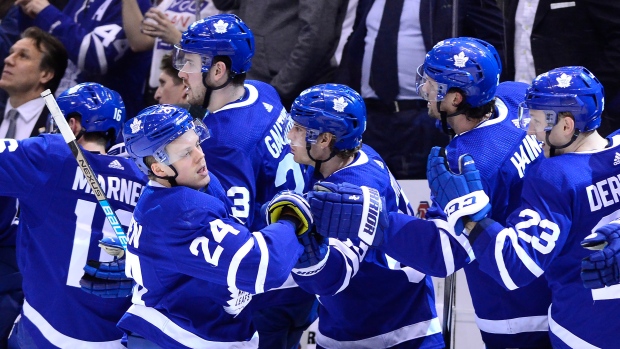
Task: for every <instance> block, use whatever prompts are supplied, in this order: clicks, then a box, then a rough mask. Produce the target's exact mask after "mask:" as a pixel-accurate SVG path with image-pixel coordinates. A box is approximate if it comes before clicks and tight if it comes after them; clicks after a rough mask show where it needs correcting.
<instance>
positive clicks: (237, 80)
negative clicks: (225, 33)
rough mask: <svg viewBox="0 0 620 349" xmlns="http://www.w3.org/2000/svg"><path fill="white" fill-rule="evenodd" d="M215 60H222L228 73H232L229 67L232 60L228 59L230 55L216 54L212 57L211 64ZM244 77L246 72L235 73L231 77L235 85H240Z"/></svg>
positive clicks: (243, 81)
mask: <svg viewBox="0 0 620 349" xmlns="http://www.w3.org/2000/svg"><path fill="white" fill-rule="evenodd" d="M217 62H224V64H225V65H226V69H227V70H228V73H229V74H232V72H231V71H230V68H231V67H232V61H231V60H230V57H228V56H216V57H215V58H213V63H212V64H211V65H212V66H213V65H215V63H217ZM245 77H246V73H242V74H237V75H235V76H234V77H233V80H232V84H233V85H235V86H242V85H243V84H244V83H245Z"/></svg>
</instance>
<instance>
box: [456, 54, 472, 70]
mask: <svg viewBox="0 0 620 349" xmlns="http://www.w3.org/2000/svg"><path fill="white" fill-rule="evenodd" d="M467 61H469V57H467V56H465V53H464V52H463V51H461V53H459V54H458V55H454V66H456V67H458V68H464V67H465V63H466V62H467Z"/></svg>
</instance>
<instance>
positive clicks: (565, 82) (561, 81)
mask: <svg viewBox="0 0 620 349" xmlns="http://www.w3.org/2000/svg"><path fill="white" fill-rule="evenodd" d="M555 79H556V80H557V81H558V87H569V86H570V81H571V80H572V79H573V77H572V76H570V75H566V74H564V73H562V75H561V76H560V77H559V78H555Z"/></svg>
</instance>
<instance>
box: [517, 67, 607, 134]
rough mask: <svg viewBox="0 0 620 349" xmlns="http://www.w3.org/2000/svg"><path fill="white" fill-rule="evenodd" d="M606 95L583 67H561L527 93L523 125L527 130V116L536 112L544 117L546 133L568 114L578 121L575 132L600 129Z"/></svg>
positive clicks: (547, 74) (550, 72) (532, 86)
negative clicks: (530, 111) (562, 115)
mask: <svg viewBox="0 0 620 349" xmlns="http://www.w3.org/2000/svg"><path fill="white" fill-rule="evenodd" d="M604 104H605V92H604V90H603V85H602V84H601V83H600V82H599V80H598V79H597V78H596V77H595V76H594V75H593V74H592V73H591V72H590V71H589V70H588V69H586V68H584V67H578V66H575V67H561V68H556V69H553V70H550V71H548V72H546V73H544V74H541V75H538V76H537V77H536V78H535V79H534V80H533V81H532V85H531V86H530V87H529V88H528V89H527V92H526V96H525V101H524V102H523V103H522V105H521V107H522V108H521V112H520V116H519V117H520V124H521V127H522V128H527V126H528V124H529V118H528V113H524V112H523V110H528V109H535V110H542V111H543V112H544V113H545V121H546V125H543V127H544V131H549V130H551V128H553V126H555V124H556V123H557V122H558V114H559V113H562V112H569V113H571V114H572V115H573V118H574V120H575V129H577V130H579V131H580V132H587V131H591V130H595V129H597V128H598V127H599V126H600V125H601V114H602V113H603V108H604Z"/></svg>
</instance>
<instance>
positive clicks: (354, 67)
mask: <svg viewBox="0 0 620 349" xmlns="http://www.w3.org/2000/svg"><path fill="white" fill-rule="evenodd" d="M445 2H446V1H443V0H421V1H414V0H389V1H386V0H376V1H375V0H360V1H359V4H358V7H357V15H356V19H355V24H354V26H353V33H352V34H351V36H350V37H349V41H348V43H347V45H346V46H345V49H344V53H343V57H342V61H341V64H340V69H339V72H338V78H337V82H339V83H343V84H345V85H348V86H351V87H352V88H353V89H354V90H356V91H358V92H359V93H360V94H361V95H362V97H363V98H364V101H365V103H366V107H367V111H368V129H367V130H366V132H365V133H364V143H366V144H368V145H370V146H372V147H373V148H374V149H375V150H376V151H377V152H378V153H379V154H380V155H381V157H382V158H383V159H384V160H385V162H386V163H387V165H388V167H389V168H390V170H391V171H392V173H393V174H394V176H395V177H396V178H397V179H404V178H415V179H421V178H425V168H426V158H427V155H428V153H429V151H430V149H431V148H432V147H433V146H435V145H446V144H447V143H448V137H447V136H446V135H442V134H441V132H440V131H439V130H438V129H437V128H436V126H435V121H434V120H433V119H431V118H429V117H427V114H428V108H427V102H426V101H424V100H422V98H420V97H419V96H418V94H417V93H416V90H415V81H416V68H417V67H418V66H419V65H421V64H422V62H423V61H424V56H425V55H426V52H428V51H429V50H430V49H431V48H432V47H433V45H435V44H436V43H437V42H438V41H440V40H443V39H447V38H450V37H453V36H456V35H455V33H456V34H458V35H462V36H474V37H478V38H481V39H484V40H486V41H488V42H490V43H491V44H493V45H494V46H495V47H497V48H498V50H499V51H500V55H501V54H502V53H503V52H502V50H501V47H502V45H501V44H502V33H503V28H502V15H501V12H500V10H499V8H498V7H497V5H496V4H495V1H494V0H482V1H473V0H467V1H459V5H460V6H459V9H458V14H459V15H458V18H453V15H452V14H453V8H452V3H451V2H447V3H448V5H447V6H446V5H445V4H444V3H445Z"/></svg>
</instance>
